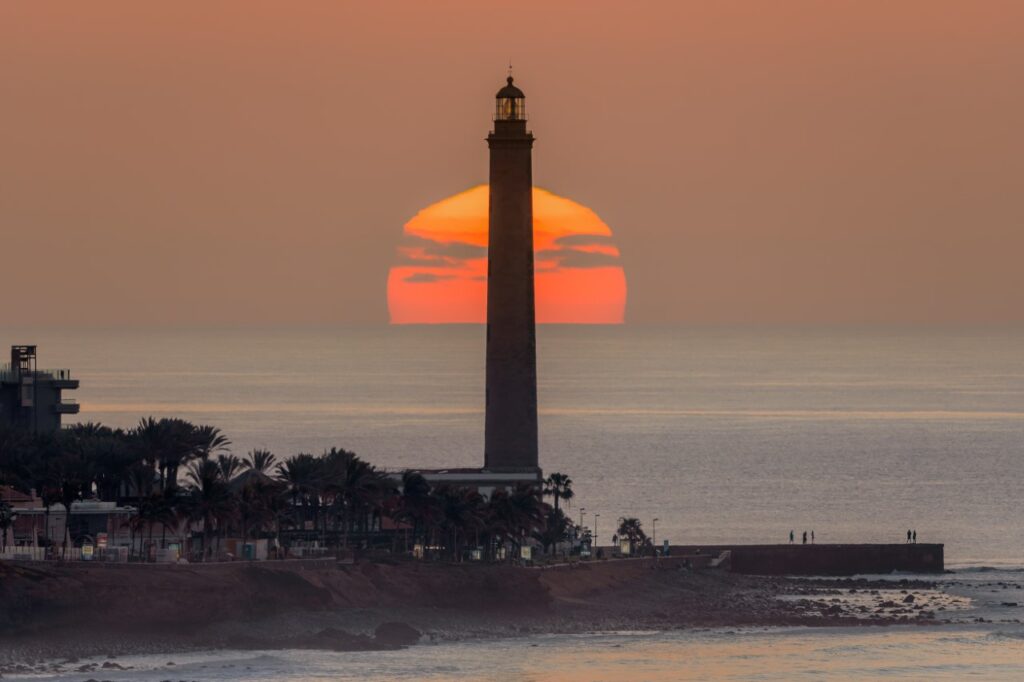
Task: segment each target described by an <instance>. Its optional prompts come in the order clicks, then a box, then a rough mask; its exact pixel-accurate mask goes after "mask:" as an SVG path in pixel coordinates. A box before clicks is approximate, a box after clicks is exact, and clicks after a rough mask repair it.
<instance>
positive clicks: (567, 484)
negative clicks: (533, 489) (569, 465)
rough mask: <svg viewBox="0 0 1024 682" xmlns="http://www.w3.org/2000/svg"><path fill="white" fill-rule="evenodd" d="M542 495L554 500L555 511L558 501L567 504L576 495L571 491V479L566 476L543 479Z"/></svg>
mask: <svg viewBox="0 0 1024 682" xmlns="http://www.w3.org/2000/svg"><path fill="white" fill-rule="evenodd" d="M544 495H545V496H547V497H553V498H555V509H558V501H559V500H565V501H566V502H568V501H569V500H571V499H572V498H573V497H575V495H576V494H575V493H574V492H573V490H572V479H571V478H569V476H568V475H566V474H560V473H557V472H556V473H553V474H551V475H550V476H548V477H547V478H545V479H544Z"/></svg>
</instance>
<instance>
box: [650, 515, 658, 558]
mask: <svg viewBox="0 0 1024 682" xmlns="http://www.w3.org/2000/svg"><path fill="white" fill-rule="evenodd" d="M651 547H652V549H654V556H655V557H657V556H658V519H657V517H655V519H654V522H653V523H652V524H651Z"/></svg>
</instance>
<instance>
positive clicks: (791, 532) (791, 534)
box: [789, 531, 794, 545]
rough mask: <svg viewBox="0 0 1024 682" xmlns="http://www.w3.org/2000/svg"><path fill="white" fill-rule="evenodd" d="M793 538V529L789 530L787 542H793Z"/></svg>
mask: <svg viewBox="0 0 1024 682" xmlns="http://www.w3.org/2000/svg"><path fill="white" fill-rule="evenodd" d="M793 540H794V536H793V531H789V544H791V545H792V544H793Z"/></svg>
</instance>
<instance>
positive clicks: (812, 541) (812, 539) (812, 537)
mask: <svg viewBox="0 0 1024 682" xmlns="http://www.w3.org/2000/svg"><path fill="white" fill-rule="evenodd" d="M811 544H812V545H813V544H814V531H813V530H812V531H811Z"/></svg>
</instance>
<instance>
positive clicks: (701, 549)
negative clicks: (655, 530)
mask: <svg viewBox="0 0 1024 682" xmlns="http://www.w3.org/2000/svg"><path fill="white" fill-rule="evenodd" d="M726 551H728V552H729V560H728V568H729V570H731V571H733V572H734V573H744V574H748V575H828V576H837V575H843V576H845V575H857V574H885V573H893V572H900V573H942V572H943V571H944V570H945V563H944V562H945V559H944V555H943V551H944V545H941V544H863V545H845V544H843V545H831V544H827V545H819V544H815V545H801V544H792V545H702V546H697V545H673V546H672V547H671V550H670V553H671V554H672V555H682V556H686V555H695V554H699V555H714V556H717V555H720V554H721V553H722V552H726ZM723 567H724V566H723Z"/></svg>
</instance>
